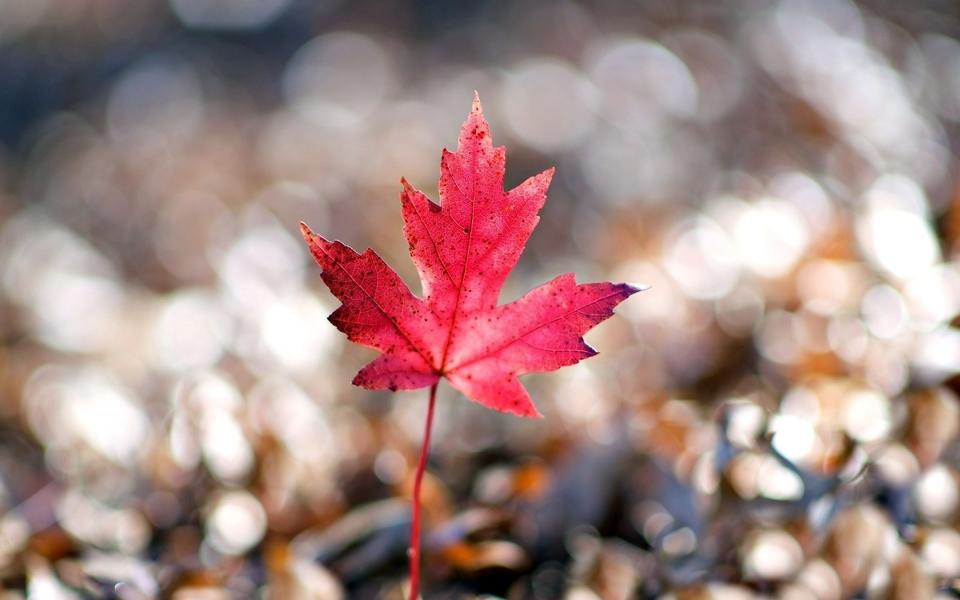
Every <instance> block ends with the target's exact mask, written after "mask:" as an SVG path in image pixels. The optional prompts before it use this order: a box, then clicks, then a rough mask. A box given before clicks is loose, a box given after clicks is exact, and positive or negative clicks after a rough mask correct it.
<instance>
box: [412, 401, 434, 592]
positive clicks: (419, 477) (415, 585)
mask: <svg viewBox="0 0 960 600" xmlns="http://www.w3.org/2000/svg"><path fill="white" fill-rule="evenodd" d="M436 403H437V384H436V383H435V384H433V385H432V386H431V387H430V404H429V405H428V406H427V423H426V425H425V427H424V430H423V443H422V445H421V446H420V459H419V460H418V461H417V472H416V475H415V476H414V480H413V519H412V520H411V522H410V551H409V555H410V595H409V596H408V598H409V600H417V599H418V598H419V597H420V484H421V483H422V482H423V472H424V470H425V469H426V466H427V454H428V453H429V452H430V432H431V431H432V430H433V408H434V406H435V405H436Z"/></svg>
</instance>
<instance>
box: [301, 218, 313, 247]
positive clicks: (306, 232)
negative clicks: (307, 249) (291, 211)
mask: <svg viewBox="0 0 960 600" xmlns="http://www.w3.org/2000/svg"><path fill="white" fill-rule="evenodd" d="M300 235H302V236H303V239H305V240H307V241H308V242H309V241H310V239H311V238H312V237H313V231H312V230H311V229H310V227H309V226H308V225H307V224H306V223H304V222H303V221H300Z"/></svg>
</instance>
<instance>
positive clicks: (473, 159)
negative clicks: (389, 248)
mask: <svg viewBox="0 0 960 600" xmlns="http://www.w3.org/2000/svg"><path fill="white" fill-rule="evenodd" d="M470 173H471V174H472V177H471V181H472V185H471V186H470V195H469V196H468V195H467V194H466V193H464V191H463V188H462V187H460V182H459V181H458V180H457V178H455V177H451V179H452V180H453V183H454V185H456V186H457V191H458V192H460V195H461V197H466V198H469V200H470V224H469V225H468V226H467V234H466V235H467V248H466V251H465V252H464V255H463V269H462V270H461V271H460V283H459V284H458V285H457V296H456V300H454V304H453V315H452V316H451V317H450V329H449V330H448V331H447V342H446V344H444V346H443V357H442V358H441V359H440V374H441V375H442V374H445V373H446V372H447V370H448V369H447V356H448V355H449V354H450V346H451V344H452V343H453V331H454V329H456V327H457V319H458V317H459V316H460V300H461V298H462V297H463V282H464V281H466V279H467V267H468V266H469V265H470V247H471V246H472V244H473V216H474V212H475V210H476V194H477V150H476V148H473V151H472V152H471V153H470Z"/></svg>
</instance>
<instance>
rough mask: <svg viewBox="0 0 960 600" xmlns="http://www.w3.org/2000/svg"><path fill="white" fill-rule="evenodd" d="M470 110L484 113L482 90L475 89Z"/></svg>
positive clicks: (480, 113)
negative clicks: (481, 97) (481, 102)
mask: <svg viewBox="0 0 960 600" xmlns="http://www.w3.org/2000/svg"><path fill="white" fill-rule="evenodd" d="M470 112H472V113H475V114H478V115H482V114H483V106H482V105H481V104H480V92H478V91H477V90H473V106H471V107H470Z"/></svg>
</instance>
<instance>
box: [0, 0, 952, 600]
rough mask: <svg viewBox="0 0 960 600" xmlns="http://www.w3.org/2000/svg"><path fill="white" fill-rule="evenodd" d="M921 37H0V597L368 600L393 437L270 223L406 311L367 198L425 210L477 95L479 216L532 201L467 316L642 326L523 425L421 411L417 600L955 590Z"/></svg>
mask: <svg viewBox="0 0 960 600" xmlns="http://www.w3.org/2000/svg"><path fill="white" fill-rule="evenodd" d="M958 37H960V9H958V7H957V5H956V4H955V3H952V2H946V1H939V0H928V1H924V2H910V3H906V2H905V3H894V2H879V1H873V2H864V3H862V4H853V3H850V2H846V1H842V0H781V1H778V2H753V1H747V0H743V1H732V0H727V1H724V0H717V1H709V2H707V1H704V2H693V1H685V2H679V3H677V2H636V3H620V2H595V3H573V2H563V1H561V2H545V1H544V2H481V3H447V2H426V3H413V2H396V3H382V4H377V5H368V4H366V3H350V2H340V1H336V0H333V1H325V2H313V1H306V0H256V1H254V0H229V1H228V0H169V2H163V1H160V0H155V1H152V2H150V1H144V2H127V1H122V0H71V1H70V2H55V1H54V0H0V391H2V395H0V507H2V509H0V585H2V587H3V589H5V590H11V593H12V594H14V595H13V596H12V597H18V596H17V594H20V595H26V596H28V597H30V598H44V599H46V598H54V599H60V598H81V597H95V598H97V597H103V598H108V597H109V598H115V597H119V598H125V599H137V598H150V597H155V596H163V597H173V598H193V597H201V596H200V595H199V594H203V595H202V597H204V598H225V597H257V596H266V597H270V598H324V599H325V598H343V597H349V598H374V597H385V598H400V597H401V589H402V579H403V577H404V573H405V570H404V564H405V560H404V559H405V557H404V552H405V545H406V535H407V524H408V509H407V504H406V502H405V500H404V498H405V497H406V495H407V494H408V492H409V481H410V478H411V471H412V466H413V463H414V460H415V456H416V451H417V444H418V441H419V438H420V435H421V432H420V427H421V423H422V418H423V413H424V410H425V405H426V403H425V398H424V397H423V394H407V395H402V396H400V397H398V398H396V401H394V402H389V401H387V397H386V396H385V395H379V394H373V393H369V392H366V391H363V390H361V389H359V388H353V387H350V386H349V384H348V382H349V379H350V374H352V373H353V372H355V371H356V369H357V368H358V367H359V366H360V365H362V364H363V362H364V361H365V360H366V359H368V358H369V357H370V355H369V353H367V352H365V351H364V350H362V349H360V350H358V349H352V348H348V347H346V346H345V345H343V344H342V342H341V339H340V337H339V336H338V334H337V333H336V331H335V330H334V329H333V327H332V326H330V325H329V324H328V323H327V322H326V320H325V318H324V317H325V316H326V314H327V313H328V312H329V311H330V308H331V304H332V302H331V299H330V298H329V297H328V296H327V294H326V292H325V291H323V290H321V289H319V286H317V283H318V277H317V273H316V271H315V269H314V268H312V267H310V268H308V267H307V256H306V253H305V251H304V249H303V248H302V246H301V244H300V243H299V242H298V240H297V238H296V235H297V234H296V223H297V222H298V221H299V220H301V219H303V220H306V221H308V222H310V223H311V225H314V226H315V227H316V228H317V229H318V230H329V231H333V230H336V231H338V232H340V233H341V236H342V237H343V239H345V240H347V241H349V242H350V243H351V244H352V245H354V246H355V247H360V248H362V247H365V246H368V245H370V246H375V247H376V248H377V250H378V251H379V252H380V253H381V254H382V255H383V256H384V257H385V258H387V259H388V261H389V262H390V263H391V264H393V265H397V266H398V267H400V268H401V269H402V270H403V271H402V273H401V274H402V275H403V276H405V278H406V279H407V281H409V282H413V281H415V273H414V270H413V266H412V265H411V264H410V262H409V260H408V259H406V257H405V255H406V247H405V243H404V241H403V239H402V236H401V234H400V230H399V228H398V227H397V223H399V222H400V218H399V202H398V201H397V198H396V197H397V194H398V192H399V189H400V188H399V184H398V180H399V177H400V176H401V175H404V176H406V177H407V178H408V179H409V180H410V181H411V182H412V183H414V184H415V185H417V186H418V187H421V188H423V189H425V191H428V192H429V193H431V194H433V195H435V194H434V192H435V190H432V189H431V186H432V185H433V184H434V182H435V181H436V177H437V172H438V168H439V166H438V164H437V160H436V156H437V149H438V148H439V147H441V146H444V145H446V146H448V147H451V146H453V145H455V134H456V131H457V126H458V124H459V122H460V120H461V119H462V115H463V113H464V110H465V109H466V108H467V107H468V106H469V102H470V99H471V97H472V94H473V90H475V89H476V90H479V91H480V93H481V94H482V96H483V98H484V100H485V109H486V112H487V116H488V119H489V120H490V121H491V123H492V126H493V128H494V131H495V132H496V134H497V139H498V142H500V143H505V144H506V145H507V146H508V147H509V148H510V150H511V151H510V165H511V170H510V172H508V174H507V179H508V184H510V183H512V184H515V183H518V182H519V180H520V179H521V178H522V177H523V175H524V174H529V173H532V172H537V171H539V170H542V169H543V168H545V167H548V166H550V165H556V166H557V169H558V170H557V178H556V179H555V182H554V185H553V188H552V190H551V194H550V198H549V200H548V207H549V210H546V211H545V212H544V214H543V222H542V223H541V225H540V227H539V228H538V230H537V232H536V234H535V235H534V236H533V238H532V239H531V242H530V245H529V247H528V250H527V252H526V253H525V255H524V257H523V259H522V260H521V263H520V266H519V268H518V270H517V272H516V273H515V274H514V275H513V276H512V278H511V279H510V281H508V284H507V287H508V289H507V292H506V293H505V297H504V299H512V298H515V297H516V296H517V295H519V293H520V292H521V291H522V290H525V289H527V288H529V287H530V286H531V285H536V284H539V283H541V282H543V281H545V280H546V279H548V277H549V276H550V274H552V273H555V272H559V271H568V270H576V271H577V272H578V273H581V274H582V276H583V278H584V279H585V280H586V279H590V280H605V279H612V280H628V281H638V282H642V283H648V284H652V285H653V289H652V290H650V291H649V292H646V293H645V294H644V296H643V297H642V298H639V299H636V300H634V301H632V302H630V303H628V304H626V305H624V307H623V309H622V310H621V311H620V316H619V317H616V318H615V319H616V320H615V321H611V322H610V323H608V325H607V326H606V327H603V328H601V329H599V330H598V331H596V332H595V334H592V341H593V342H594V343H595V344H596V345H598V346H600V347H602V348H603V351H604V352H603V354H602V355H601V356H599V357H597V358H594V359H591V360H590V361H586V362H584V363H581V364H579V365H577V366H575V367H571V368H568V369H567V370H565V371H562V372H560V373H557V374H554V375H553V376H550V377H544V378H539V377H536V376H534V377H530V378H528V379H527V382H528V384H529V385H530V388H531V390H532V393H533V396H534V399H535V401H536V402H537V405H538V407H539V408H540V410H541V411H542V412H543V413H544V414H545V416H546V417H547V418H546V419H545V420H543V421H538V422H527V421H524V420H520V419H514V418H509V417H505V416H502V415H497V414H493V413H490V414H487V411H484V410H483V409H482V408H480V407H478V406H474V405H471V404H469V403H467V402H452V401H450V400H451V397H450V396H451V394H450V392H449V390H446V391H445V392H444V393H446V396H443V395H442V398H441V403H440V406H439V411H438V412H439V414H438V416H437V428H436V437H435V444H434V448H433V454H432V460H431V464H430V475H429V477H428V479H427V481H426V484H427V485H426V488H425V495H426V499H425V502H426V510H427V513H428V514H427V516H428V523H429V525H430V527H429V529H430V531H429V533H428V538H427V540H426V544H427V554H428V556H427V563H426V566H425V577H426V579H427V583H428V587H427V594H428V597H431V598H441V597H446V598H459V597H472V596H473V595H481V594H494V595H497V596H500V597H505V598H511V599H513V598H516V599H520V598H537V599H551V600H553V599H556V598H569V599H575V600H582V599H593V598H602V599H620V598H633V597H654V596H658V595H663V594H672V596H673V597H676V598H746V597H751V595H755V594H768V595H777V594H779V595H780V596H781V597H786V598H844V597H849V596H854V595H866V596H869V597H882V596H883V597H886V596H890V597H899V598H929V597H934V596H936V595H938V594H939V595H940V596H941V597H947V596H948V594H950V593H951V590H953V593H957V589H958V583H957V582H958V581H960V534H958V531H957V529H958V522H960V521H958V519H960V468H958V464H960V442H958V440H960V436H958V430H960V404H958V400H957V392H958V390H960V379H958V377H957V375H958V372H960V330H958V329H957V327H956V325H957V324H958V322H960V321H958V315H960V192H958V182H957V164H958V156H957V152H958V150H960V146H958V144H960V141H958V140H960V138H958V136H957V128H958V122H960V41H958ZM334 224H335V226H334ZM617 321H619V326H618V325H617V324H616V323H617Z"/></svg>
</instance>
